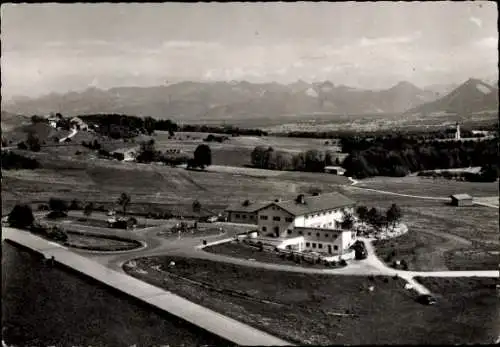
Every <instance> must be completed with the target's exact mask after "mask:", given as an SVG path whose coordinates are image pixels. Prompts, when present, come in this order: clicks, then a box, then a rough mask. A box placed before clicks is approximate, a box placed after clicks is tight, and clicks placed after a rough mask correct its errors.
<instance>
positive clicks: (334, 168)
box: [325, 166, 345, 176]
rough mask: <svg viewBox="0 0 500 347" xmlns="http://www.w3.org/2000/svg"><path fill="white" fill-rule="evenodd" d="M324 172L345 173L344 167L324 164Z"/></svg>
mask: <svg viewBox="0 0 500 347" xmlns="http://www.w3.org/2000/svg"><path fill="white" fill-rule="evenodd" d="M325 172H326V173H330V174H334V175H341V176H343V175H344V174H345V169H344V168H343V167H341V166H325Z"/></svg>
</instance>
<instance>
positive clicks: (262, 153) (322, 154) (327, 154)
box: [251, 146, 340, 172]
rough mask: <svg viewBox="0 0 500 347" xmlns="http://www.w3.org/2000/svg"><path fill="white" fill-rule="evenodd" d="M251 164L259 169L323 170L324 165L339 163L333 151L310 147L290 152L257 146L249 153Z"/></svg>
mask: <svg viewBox="0 0 500 347" xmlns="http://www.w3.org/2000/svg"><path fill="white" fill-rule="evenodd" d="M251 162H252V165H253V166H254V167H256V168H260V169H269V170H291V171H309V172H323V171H324V169H325V166H328V165H339V164H340V162H339V159H338V157H337V155H336V154H335V152H333V151H328V150H327V151H322V150H317V149H311V150H308V151H305V152H301V153H297V154H292V153H290V152H286V151H279V150H274V149H273V148H272V147H266V146H257V147H255V148H254V150H253V151H252V153H251Z"/></svg>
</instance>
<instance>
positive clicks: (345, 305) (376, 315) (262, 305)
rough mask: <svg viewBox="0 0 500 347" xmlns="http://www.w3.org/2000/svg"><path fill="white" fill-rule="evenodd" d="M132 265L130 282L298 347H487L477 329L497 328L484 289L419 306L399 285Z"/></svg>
mask: <svg viewBox="0 0 500 347" xmlns="http://www.w3.org/2000/svg"><path fill="white" fill-rule="evenodd" d="M172 260H173V261H175V266H174V267H169V266H168V265H169V263H170V261H172ZM136 262H137V264H138V268H139V269H141V270H145V271H147V272H142V273H140V272H136V271H134V269H130V268H127V269H126V271H127V272H128V273H129V274H131V275H132V276H134V277H137V278H140V279H142V280H145V281H147V282H149V283H152V284H154V285H158V286H161V287H163V288H166V289H167V290H170V291H172V292H174V293H176V294H178V295H181V296H184V297H186V298H188V299H189V300H192V301H195V302H197V303H200V304H201V305H204V306H207V307H210V308H212V309H214V310H216V311H218V312H221V313H223V314H226V315H229V316H231V317H233V318H235V319H238V320H240V321H243V322H245V323H247V324H250V325H253V326H255V327H257V328H259V329H262V330H265V331H268V332H270V333H272V334H275V335H277V336H279V337H282V338H284V339H287V340H289V341H292V342H295V343H298V344H300V345H331V344H336V345H337V344H339V345H340V344H351V345H353V344H354V345H358V344H359V345H361V344H377V345H378V344H466V343H488V342H491V341H494V339H495V338H496V336H497V330H498V328H496V327H495V325H494V324H493V323H491V324H482V323H483V322H484V321H486V320H487V321H489V322H493V321H498V300H497V301H495V300H494V298H491V297H488V293H491V290H492V289H491V286H489V287H487V291H486V292H485V290H483V289H482V288H481V285H479V288H475V291H476V292H477V291H478V292H477V294H474V295H471V293H470V292H457V291H455V292H454V293H453V295H452V296H450V297H449V298H446V299H443V300H442V301H440V302H439V303H438V304H437V305H436V306H424V305H421V304H419V303H417V302H416V300H415V296H414V294H413V293H411V292H409V291H407V290H405V289H404V281H403V280H401V279H400V278H390V277H378V276H377V277H374V278H369V277H359V276H328V275H317V274H315V275H308V274H296V273H283V272H279V271H271V270H264V269H256V268H250V267H244V266H237V265H233V264H224V263H218V262H211V261H207V260H201V259H183V258H178V257H154V258H140V259H137V260H136ZM155 265H160V266H161V267H160V271H158V270H154V269H153V266H155ZM370 286H373V287H374V290H373V291H372V292H370V291H369V290H368V287H370ZM493 290H494V289H493ZM443 294H445V293H443ZM483 303H485V305H483ZM464 306H465V307H468V308H472V309H471V310H464V309H463V308H464ZM457 317H460V319H459V321H460V324H457V321H458V320H457ZM436 322H439V324H436ZM360 331H362V332H363V333H360Z"/></svg>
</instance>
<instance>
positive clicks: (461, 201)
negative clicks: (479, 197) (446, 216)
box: [450, 194, 472, 206]
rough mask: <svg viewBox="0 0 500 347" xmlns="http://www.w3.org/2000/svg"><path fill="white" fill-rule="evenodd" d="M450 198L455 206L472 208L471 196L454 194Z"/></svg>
mask: <svg viewBox="0 0 500 347" xmlns="http://www.w3.org/2000/svg"><path fill="white" fill-rule="evenodd" d="M450 198H451V204H452V205H453V206H472V196H470V195H469V194H454V195H451V196H450Z"/></svg>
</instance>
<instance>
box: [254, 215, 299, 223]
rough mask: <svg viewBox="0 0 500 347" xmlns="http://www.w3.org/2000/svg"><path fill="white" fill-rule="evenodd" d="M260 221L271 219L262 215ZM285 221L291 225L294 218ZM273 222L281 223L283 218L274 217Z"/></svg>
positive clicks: (287, 218)
mask: <svg viewBox="0 0 500 347" xmlns="http://www.w3.org/2000/svg"><path fill="white" fill-rule="evenodd" d="M260 219H261V220H268V219H269V217H268V216H264V215H262V216H260ZM285 220H286V221H287V222H289V223H291V222H293V218H291V217H286V218H285ZM273 221H275V222H279V221H281V217H280V216H274V217H273Z"/></svg>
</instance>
